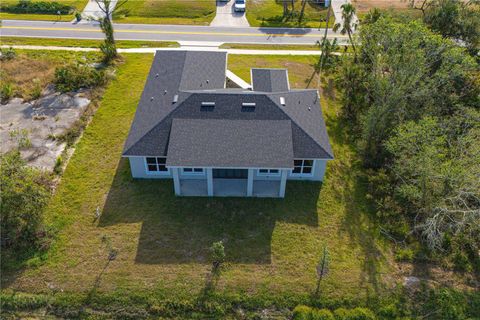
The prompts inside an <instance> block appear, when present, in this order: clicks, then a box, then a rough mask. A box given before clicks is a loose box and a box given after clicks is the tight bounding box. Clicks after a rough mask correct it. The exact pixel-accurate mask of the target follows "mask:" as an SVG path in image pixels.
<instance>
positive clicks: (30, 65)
mask: <svg viewBox="0 0 480 320" xmlns="http://www.w3.org/2000/svg"><path fill="white" fill-rule="evenodd" d="M98 55H99V54H98V53H77V52H71V51H50V52H48V51H28V50H17V56H16V57H15V58H14V59H12V60H8V61H1V62H0V87H3V86H4V85H5V84H10V85H11V86H12V87H13V90H14V95H13V97H19V98H23V99H25V100H31V99H34V98H37V97H38V94H39V93H40V92H41V90H42V89H44V88H45V87H46V86H47V85H48V84H50V83H52V81H53V79H54V74H55V68H57V67H58V66H60V65H63V64H65V63H67V62H69V61H73V60H78V59H80V60H81V61H82V62H86V61H91V60H95V59H97V58H96V57H98Z"/></svg>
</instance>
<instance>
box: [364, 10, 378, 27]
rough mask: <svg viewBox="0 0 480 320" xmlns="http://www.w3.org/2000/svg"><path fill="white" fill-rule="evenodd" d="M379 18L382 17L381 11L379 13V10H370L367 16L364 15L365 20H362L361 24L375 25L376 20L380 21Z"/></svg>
mask: <svg viewBox="0 0 480 320" xmlns="http://www.w3.org/2000/svg"><path fill="white" fill-rule="evenodd" d="M381 16H382V11H380V9H378V8H373V9H370V11H368V12H367V14H366V15H365V18H363V20H362V23H365V24H371V23H375V22H377V21H378V19H380V17H381Z"/></svg>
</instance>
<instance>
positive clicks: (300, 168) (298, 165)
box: [292, 159, 313, 175]
mask: <svg viewBox="0 0 480 320" xmlns="http://www.w3.org/2000/svg"><path fill="white" fill-rule="evenodd" d="M312 173H313V160H305V159H297V160H293V171H292V174H293V175H312Z"/></svg>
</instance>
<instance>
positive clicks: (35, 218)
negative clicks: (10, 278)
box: [0, 151, 50, 248]
mask: <svg viewBox="0 0 480 320" xmlns="http://www.w3.org/2000/svg"><path fill="white" fill-rule="evenodd" d="M0 189H1V190H2V196H1V198H0V221H1V240H2V241H1V243H2V247H13V248H26V247H28V248H34V247H38V246H42V245H44V244H45V243H44V242H43V240H45V232H44V228H43V213H42V210H43V207H44V206H45V204H46V202H47V200H48V199H49V196H50V178H49V176H48V175H46V174H45V173H43V172H41V171H38V170H35V169H32V168H29V167H27V166H26V164H25V161H24V160H23V159H22V158H21V156H20V153H19V152H18V151H13V152H9V153H7V154H4V155H1V157H0Z"/></svg>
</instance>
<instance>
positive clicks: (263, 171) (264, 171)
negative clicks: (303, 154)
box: [258, 169, 280, 176]
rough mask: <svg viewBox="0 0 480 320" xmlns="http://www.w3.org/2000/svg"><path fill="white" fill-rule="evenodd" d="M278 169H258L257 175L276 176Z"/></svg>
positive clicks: (278, 172)
mask: <svg viewBox="0 0 480 320" xmlns="http://www.w3.org/2000/svg"><path fill="white" fill-rule="evenodd" d="M279 174H280V170H278V169H258V175H259V176H278V175H279Z"/></svg>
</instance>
